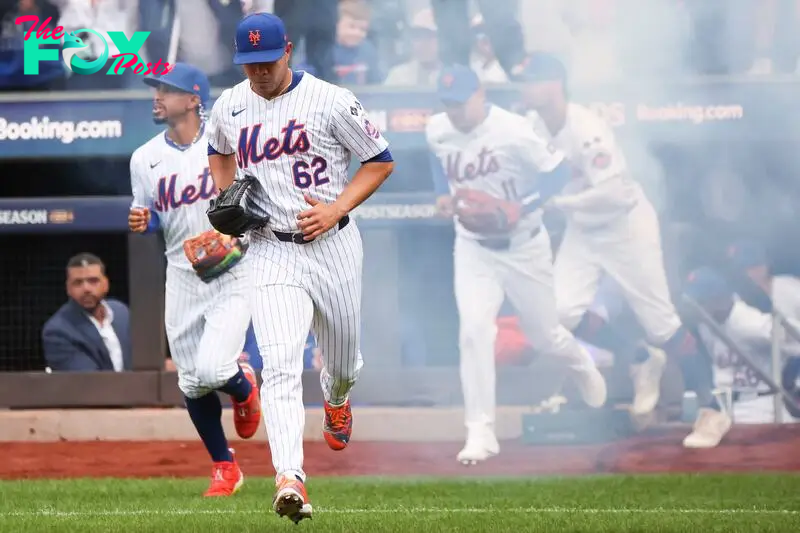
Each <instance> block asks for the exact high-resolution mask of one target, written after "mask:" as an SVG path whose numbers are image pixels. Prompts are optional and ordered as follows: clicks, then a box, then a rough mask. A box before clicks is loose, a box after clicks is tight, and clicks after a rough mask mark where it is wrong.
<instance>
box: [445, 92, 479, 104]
mask: <svg viewBox="0 0 800 533" xmlns="http://www.w3.org/2000/svg"><path fill="white" fill-rule="evenodd" d="M476 92H477V91H465V90H463V89H462V90H450V89H445V90H441V91H439V100H441V101H442V102H445V103H454V104H464V103H466V102H467V100H469V99H470V98H471V97H472V95H473V94H475V93H476Z"/></svg>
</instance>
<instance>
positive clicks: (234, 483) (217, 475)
mask: <svg viewBox="0 0 800 533" xmlns="http://www.w3.org/2000/svg"><path fill="white" fill-rule="evenodd" d="M230 452H231V458H232V459H233V460H232V461H220V462H218V463H214V466H213V467H212V468H211V485H209V487H208V490H206V492H205V493H204V494H203V496H206V497H211V496H231V495H233V494H235V493H236V492H237V491H238V490H239V489H240V488H241V487H242V485H243V484H244V475H243V474H242V471H241V470H240V469H239V465H238V464H237V463H236V456H235V455H234V451H233V450H231V451H230Z"/></svg>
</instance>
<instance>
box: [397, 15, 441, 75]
mask: <svg viewBox="0 0 800 533" xmlns="http://www.w3.org/2000/svg"><path fill="white" fill-rule="evenodd" d="M408 33H409V36H410V38H411V59H409V60H408V61H406V62H405V63H401V64H399V65H396V66H395V67H393V68H392V69H391V70H390V71H389V74H388V75H387V76H386V80H385V81H384V83H385V84H386V85H409V86H420V87H433V86H434V85H436V79H437V77H438V75H439V70H440V68H441V64H440V62H439V43H438V41H437V32H436V22H434V20H433V11H431V10H430V9H423V10H422V11H419V12H418V13H417V14H416V15H414V18H413V19H412V21H411V25H410V26H409V27H408Z"/></svg>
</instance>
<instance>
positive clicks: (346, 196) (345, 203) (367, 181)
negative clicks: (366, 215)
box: [334, 161, 394, 214]
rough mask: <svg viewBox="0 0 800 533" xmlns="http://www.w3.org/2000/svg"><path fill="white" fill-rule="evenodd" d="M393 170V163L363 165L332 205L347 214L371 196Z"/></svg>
mask: <svg viewBox="0 0 800 533" xmlns="http://www.w3.org/2000/svg"><path fill="white" fill-rule="evenodd" d="M393 170H394V162H393V161H388V162H373V163H364V164H363V165H361V167H360V168H359V169H358V171H357V172H356V174H355V176H353V179H352V180H351V181H350V183H349V184H348V185H347V187H345V188H344V190H343V191H342V193H341V194H340V195H339V198H337V199H336V201H335V202H334V205H335V206H336V207H338V208H339V209H340V210H341V211H342V212H343V213H344V214H347V213H349V212H350V211H352V210H353V209H355V208H356V207H358V206H359V205H361V203H362V202H364V201H365V200H366V199H367V198H369V197H370V196H372V194H373V193H374V192H375V191H377V190H378V187H380V186H381V184H382V183H383V182H384V181H386V178H388V177H389V176H390V175H391V173H392V171H393Z"/></svg>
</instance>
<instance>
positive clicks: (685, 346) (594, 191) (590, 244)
mask: <svg viewBox="0 0 800 533" xmlns="http://www.w3.org/2000/svg"><path fill="white" fill-rule="evenodd" d="M522 78H523V79H524V80H526V81H527V82H528V86H527V87H526V89H525V101H526V103H527V104H528V105H529V106H530V108H531V112H530V113H529V114H528V119H529V124H530V125H532V126H533V127H534V129H535V130H536V132H537V134H539V135H540V136H541V137H542V138H544V139H547V140H548V141H549V142H551V143H552V144H553V145H555V146H556V148H558V149H559V150H561V151H563V152H564V153H565V154H566V156H567V157H568V158H569V160H570V163H571V164H572V166H573V169H574V174H575V175H574V177H573V178H572V179H571V180H570V182H569V183H568V184H567V185H566V187H565V188H564V190H563V191H560V192H559V194H558V195H557V196H555V197H554V198H553V199H552V202H551V205H553V206H554V207H555V208H557V209H560V210H561V211H563V212H564V213H565V215H566V219H567V227H566V231H565V234H564V240H563V242H562V243H561V248H560V249H559V252H558V255H557V257H556V263H555V280H556V284H555V286H556V300H557V302H558V307H559V315H560V318H561V323H562V324H564V325H565V326H566V327H568V328H570V329H572V330H573V331H575V332H576V334H577V335H579V336H581V337H584V338H586V340H587V341H589V342H592V343H595V344H598V345H599V344H600V343H599V342H598V341H599V340H600V338H601V335H605V336H606V337H609V336H610V335H609V334H608V331H607V330H608V327H607V325H606V324H603V323H602V321H598V320H596V319H597V317H592V316H591V314H590V313H587V310H588V308H589V306H590V305H591V303H592V301H593V300H594V297H595V293H596V291H597V287H598V283H599V281H600V278H601V276H602V275H603V274H606V275H608V276H609V277H611V278H613V280H614V281H615V282H616V283H617V284H618V285H619V286H620V288H621V289H622V291H623V292H624V294H625V297H626V300H627V302H628V304H629V305H630V307H631V309H632V310H633V312H634V313H635V314H636V318H637V319H638V321H639V323H640V324H641V326H642V328H643V329H644V330H645V332H646V334H647V337H648V338H647V340H648V341H649V343H651V344H653V345H655V346H657V347H659V348H661V349H662V350H663V351H664V352H666V353H667V354H668V355H669V356H671V357H675V358H676V359H677V361H678V363H679V364H680V366H681V369H682V370H683V376H684V382H685V384H686V387H687V388H688V389H690V390H693V391H695V393H696V394H697V398H698V402H699V403H700V407H701V409H700V412H699V416H698V419H697V423H696V424H695V427H694V430H693V431H692V433H691V434H690V435H689V436H687V437H686V439H684V442H683V443H684V446H686V447H693V448H707V447H714V446H716V445H717V444H719V442H720V440H721V439H722V437H723V436H724V435H725V434H726V433H727V432H728V430H729V429H730V426H731V419H730V417H729V416H728V415H727V414H726V413H724V412H722V411H721V410H720V408H719V405H718V404H717V402H716V400H715V399H714V397H713V395H712V393H711V391H712V387H713V379H712V371H711V365H710V361H708V359H707V358H706V357H704V356H703V355H702V354H701V353H700V352H699V351H698V346H697V341H696V339H695V338H694V336H693V335H692V334H691V333H690V332H689V330H688V329H687V328H685V327H684V326H683V325H682V323H681V319H680V317H679V316H678V313H677V312H676V310H675V307H674V306H673V304H672V301H671V299H670V292H669V287H668V285H667V277H666V274H665V271H664V263H663V255H662V250H661V234H660V228H659V222H658V217H657V215H656V212H655V209H654V208H653V205H652V204H651V203H650V201H649V200H648V199H647V197H646V196H645V194H644V191H643V190H642V188H641V186H640V185H639V183H638V182H637V181H635V180H634V179H633V178H632V177H631V175H630V173H629V169H628V167H627V163H626V161H625V158H624V156H623V154H622V151H621V150H620V148H619V146H618V145H617V142H616V139H615V138H614V134H613V132H612V130H611V128H610V127H609V126H608V124H606V123H605V122H604V121H603V119H602V118H600V117H599V116H598V115H596V114H595V113H593V112H592V111H591V110H589V109H588V108H586V107H583V106H581V105H578V104H575V103H573V102H570V101H568V98H567V94H566V72H565V70H564V67H563V65H562V64H561V62H560V61H559V60H558V59H557V58H555V57H553V56H551V55H549V54H545V53H537V54H533V55H532V56H531V57H530V59H529V61H528V63H527V65H526V67H525V71H524V73H523V74H522ZM603 330H606V331H603ZM604 347H605V346H604ZM609 348H611V349H614V347H609ZM658 357H659V352H658V351H652V350H650V351H646V352H644V353H643V356H642V359H640V364H641V365H642V367H640V369H639V370H640V371H641V372H644V374H645V375H644V376H642V377H641V378H640V381H649V382H650V383H651V385H650V388H651V392H652V394H650V395H649V396H650V399H649V401H648V402H646V403H647V404H649V405H646V406H645V407H648V408H649V409H652V408H653V407H655V405H656V402H657V401H658V390H659V389H658V385H659V381H660V377H661V369H662V368H663V362H659V361H657V360H656V359H655V358H658ZM661 357H663V355H661ZM634 379H635V381H636V378H634ZM643 410H644V409H643Z"/></svg>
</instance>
